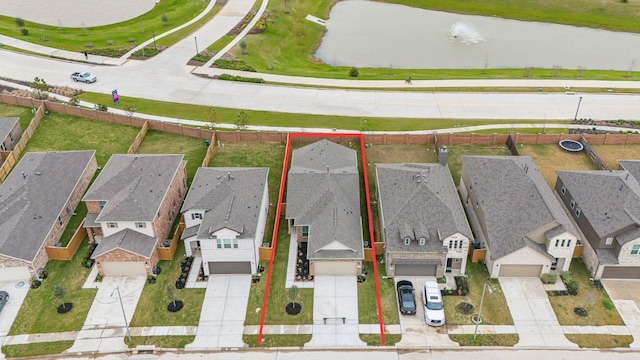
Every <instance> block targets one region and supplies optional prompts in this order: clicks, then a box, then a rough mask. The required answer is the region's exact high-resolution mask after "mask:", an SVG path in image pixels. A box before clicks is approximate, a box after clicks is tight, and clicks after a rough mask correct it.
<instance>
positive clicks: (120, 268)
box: [102, 261, 147, 276]
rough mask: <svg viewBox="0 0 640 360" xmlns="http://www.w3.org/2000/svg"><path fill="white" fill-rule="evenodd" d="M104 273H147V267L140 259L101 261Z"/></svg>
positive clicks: (144, 274)
mask: <svg viewBox="0 0 640 360" xmlns="http://www.w3.org/2000/svg"><path fill="white" fill-rule="evenodd" d="M102 272H103V273H104V274H105V275H143V276H146V275H147V268H146V267H145V266H144V263H143V262H141V261H105V262H103V263H102Z"/></svg>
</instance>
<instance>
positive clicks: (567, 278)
mask: <svg viewBox="0 0 640 360" xmlns="http://www.w3.org/2000/svg"><path fill="white" fill-rule="evenodd" d="M561 277H562V281H564V285H565V286H566V287H567V292H569V294H570V295H576V294H578V283H577V282H576V281H575V280H574V279H573V275H572V274H571V272H569V271H563V272H562V275H561Z"/></svg>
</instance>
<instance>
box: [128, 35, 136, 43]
mask: <svg viewBox="0 0 640 360" xmlns="http://www.w3.org/2000/svg"><path fill="white" fill-rule="evenodd" d="M127 41H128V42H130V43H134V42H136V39H135V38H134V37H132V36H129V38H128V39H127Z"/></svg>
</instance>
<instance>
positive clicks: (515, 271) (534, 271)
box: [498, 265, 542, 277]
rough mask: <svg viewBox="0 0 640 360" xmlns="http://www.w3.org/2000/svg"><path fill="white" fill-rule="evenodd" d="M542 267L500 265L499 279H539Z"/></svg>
mask: <svg viewBox="0 0 640 360" xmlns="http://www.w3.org/2000/svg"><path fill="white" fill-rule="evenodd" d="M541 273H542V265H500V274H499V275H498V276H500V277H540V274H541Z"/></svg>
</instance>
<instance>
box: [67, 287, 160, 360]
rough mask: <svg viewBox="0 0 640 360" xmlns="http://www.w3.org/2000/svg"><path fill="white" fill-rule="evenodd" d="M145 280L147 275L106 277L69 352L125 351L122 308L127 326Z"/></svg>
mask: <svg viewBox="0 0 640 360" xmlns="http://www.w3.org/2000/svg"><path fill="white" fill-rule="evenodd" d="M146 279H147V278H146V276H105V277H104V278H103V279H102V283H101V284H100V287H99V288H98V292H97V293H96V297H95V298H94V299H93V304H92V305H91V309H89V313H88V314H87V318H86V320H85V322H84V325H83V326H82V330H81V331H80V333H79V334H78V338H77V339H76V341H75V342H74V343H73V346H72V347H71V348H70V349H69V350H68V352H83V353H85V352H92V351H118V350H122V351H124V350H126V349H127V346H126V345H125V343H124V337H125V335H126V330H125V316H123V313H122V308H123V307H124V314H125V315H126V320H127V324H128V323H131V318H132V317H133V313H134V312H135V311H136V307H137V306H138V300H139V299H140V294H142V288H143V287H144V284H145V281H146ZM118 290H119V291H120V296H118ZM120 298H122V303H120ZM141 311H144V310H142V309H141Z"/></svg>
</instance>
